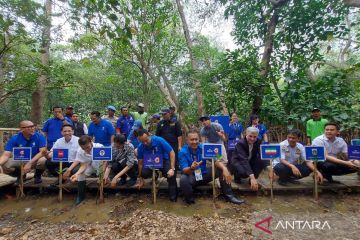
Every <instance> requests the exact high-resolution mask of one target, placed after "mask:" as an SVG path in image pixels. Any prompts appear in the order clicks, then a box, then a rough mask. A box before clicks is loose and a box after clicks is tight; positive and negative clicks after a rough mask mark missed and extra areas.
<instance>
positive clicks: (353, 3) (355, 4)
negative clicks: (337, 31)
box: [343, 0, 360, 8]
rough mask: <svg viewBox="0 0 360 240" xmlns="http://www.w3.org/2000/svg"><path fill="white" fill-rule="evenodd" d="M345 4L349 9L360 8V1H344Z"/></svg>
mask: <svg viewBox="0 0 360 240" xmlns="http://www.w3.org/2000/svg"><path fill="white" fill-rule="evenodd" d="M343 2H344V4H345V5H346V6H349V7H358V8H359V7H360V0H344V1H343Z"/></svg>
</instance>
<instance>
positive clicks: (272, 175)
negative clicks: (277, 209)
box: [270, 159, 274, 203]
mask: <svg viewBox="0 0 360 240" xmlns="http://www.w3.org/2000/svg"><path fill="white" fill-rule="evenodd" d="M270 171H271V177H270V203H272V202H273V199H274V192H273V188H274V180H273V177H274V173H273V171H274V169H273V159H271V160H270Z"/></svg>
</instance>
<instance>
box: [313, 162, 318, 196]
mask: <svg viewBox="0 0 360 240" xmlns="http://www.w3.org/2000/svg"><path fill="white" fill-rule="evenodd" d="M314 184H315V186H314V197H315V200H316V201H317V200H319V193H318V184H317V159H315V161H314Z"/></svg>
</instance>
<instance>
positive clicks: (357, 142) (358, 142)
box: [351, 139, 360, 146]
mask: <svg viewBox="0 0 360 240" xmlns="http://www.w3.org/2000/svg"><path fill="white" fill-rule="evenodd" d="M351 145H352V146H360V139H353V140H351Z"/></svg>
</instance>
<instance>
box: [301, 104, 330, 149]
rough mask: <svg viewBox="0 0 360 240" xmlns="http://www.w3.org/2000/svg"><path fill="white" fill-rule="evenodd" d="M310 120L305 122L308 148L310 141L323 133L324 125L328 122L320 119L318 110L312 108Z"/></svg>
mask: <svg viewBox="0 0 360 240" xmlns="http://www.w3.org/2000/svg"><path fill="white" fill-rule="evenodd" d="M311 117H312V119H309V120H308V121H307V122H306V145H308V146H310V145H311V143H312V141H314V139H315V138H316V137H318V136H320V135H321V134H323V133H324V129H325V124H326V123H328V120H326V119H325V118H322V117H321V112H320V109H318V108H314V109H313V110H312V111H311Z"/></svg>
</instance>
